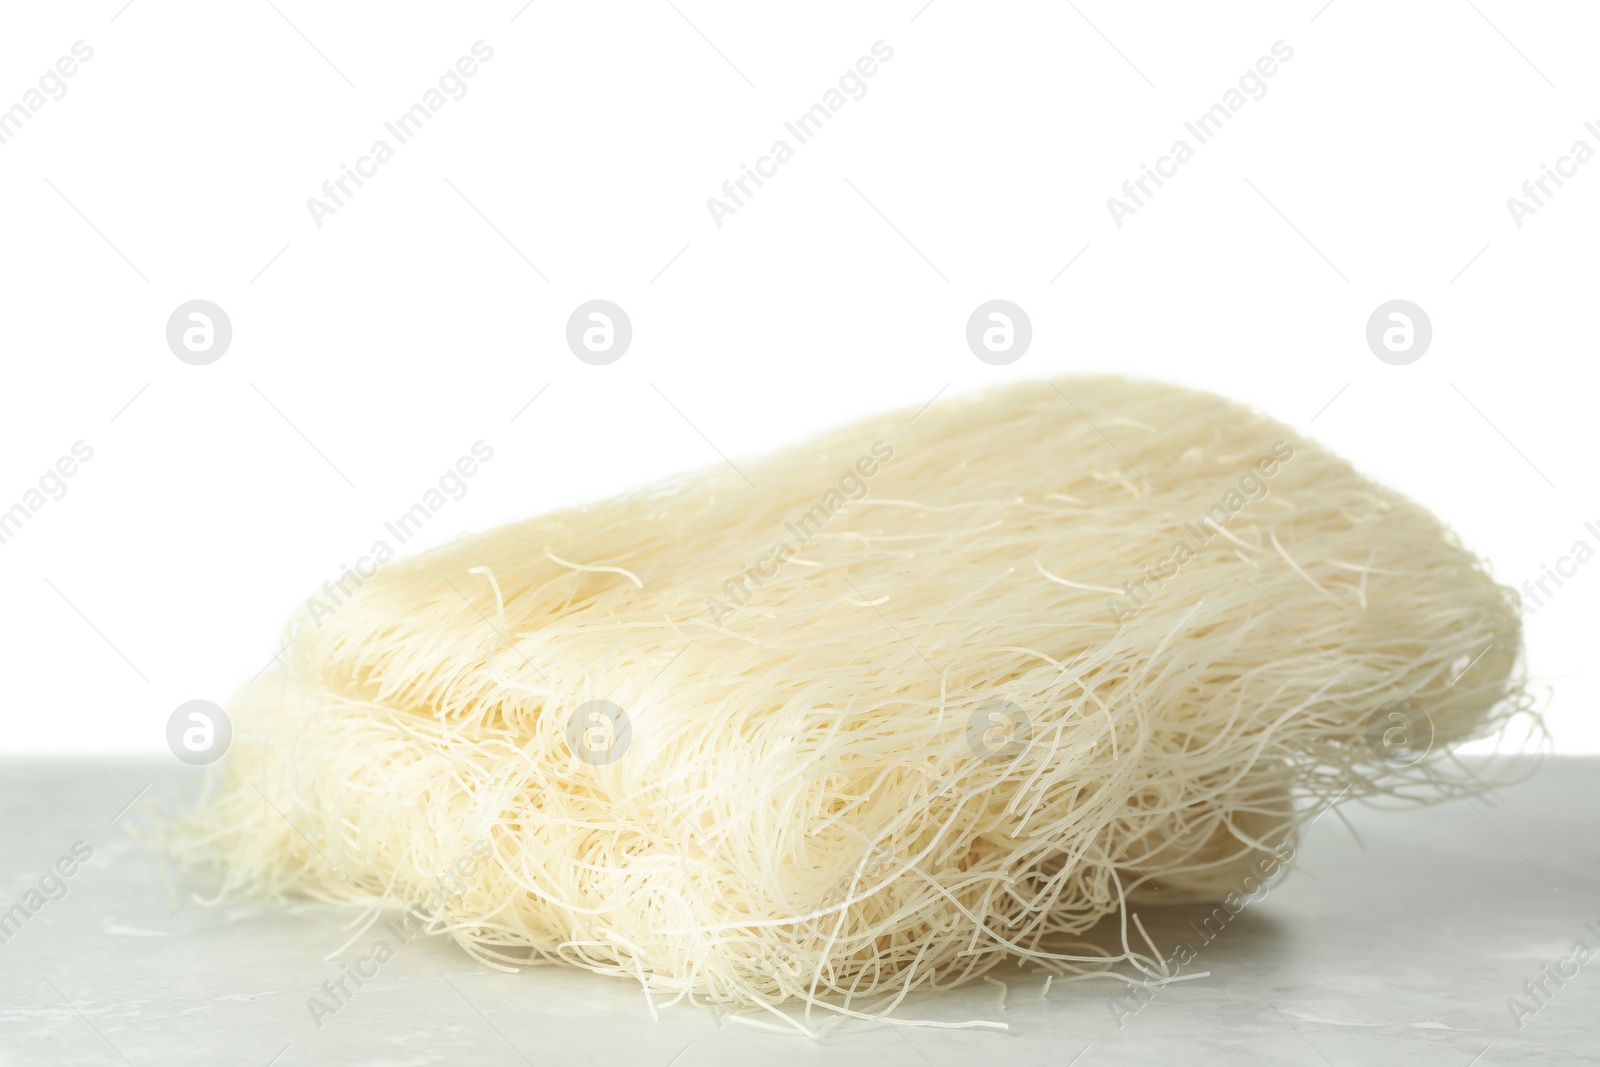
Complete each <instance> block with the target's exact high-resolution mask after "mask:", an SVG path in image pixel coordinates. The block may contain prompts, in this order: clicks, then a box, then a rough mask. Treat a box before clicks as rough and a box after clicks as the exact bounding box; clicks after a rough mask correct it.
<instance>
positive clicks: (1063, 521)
mask: <svg viewBox="0 0 1600 1067" xmlns="http://www.w3.org/2000/svg"><path fill="white" fill-rule="evenodd" d="M552 461H553V462H572V461H573V458H572V457H566V458H563V457H553V458H552ZM740 469H741V470H742V474H741V473H740V471H736V470H734V469H732V468H731V467H729V466H723V467H721V468H719V469H715V470H712V471H709V472H706V473H702V474H699V475H696V476H694V477H689V478H684V479H680V480H677V481H674V482H672V483H671V484H668V485H664V486H660V487H656V488H652V489H649V490H646V491H642V492H637V493H633V494H629V495H626V496H623V497H619V498H616V499H612V500H607V501H603V502H601V503H598V504H593V505H590V506H587V507H582V508H576V509H572V510H567V511H562V512H558V513H555V514H551V515H546V516H543V517H540V518H536V519H531V520H528V521H525V522H521V523H517V524H515V525H511V526H507V527H503V528H500V529H496V530H492V531H489V532H488V533H485V534H482V535H480V536H476V537H472V538H468V539H463V540H460V541H457V542H455V543H452V544H449V545H447V546H445V547H442V548H440V549H437V550H435V551H433V552H430V553H427V554H426V555H423V556H420V557H418V558H415V559H411V560H408V561H402V562H394V563H390V564H389V565H388V566H387V567H386V568H385V569H383V570H382V571H381V572H380V573H379V574H378V575H377V576H376V577H374V578H372V579H370V580H368V581H367V582H366V583H365V584H364V585H363V586H362V587H361V588H360V589H359V591H357V593H356V595H355V597H354V598H353V599H352V600H351V601H350V602H349V603H348V604H345V605H344V606H342V607H339V608H338V609H337V610H336V611H335V612H334V613H333V614H332V615H331V616H327V617H323V613H322V612H321V611H320V610H319V611H318V612H317V615H318V618H316V619H313V618H312V617H311V616H310V614H306V615H303V616H302V617H301V618H298V619H297V620H295V622H294V623H293V624H292V625H291V627H290V640H291V642H292V653H291V660H292V663H291V665H290V666H289V667H288V668H287V669H286V671H284V672H281V673H277V674H274V675H272V676H269V677H268V678H266V679H264V680H263V681H262V682H261V683H259V684H258V685H256V686H254V687H252V688H251V689H249V690H247V691H246V692H245V693H244V694H242V695H241V696H240V698H239V699H238V701H237V702H236V703H235V704H234V705H233V707H232V710H233V712H234V716H235V720H236V728H235V729H236V737H235V740H234V743H233V749H232V751H231V752H230V753H229V755H228V757H227V758H226V760H225V761H224V762H223V763H222V764H220V765H219V766H218V768H217V773H216V774H215V775H214V776H213V778H212V780H211V782H210V783H209V785H208V789H207V795H206V797H205V799H204V801H203V803H202V806H201V808H200V810H199V811H198V812H197V813H196V814H195V815H193V816H192V817H191V818H190V819H188V820H187V822H186V824H185V827H184V829H185V831H186V834H185V836H184V837H183V841H184V843H185V846H186V848H187V849H188V851H189V853H190V854H191V855H214V856H217V857H220V859H221V863H222V867H223V870H224V872H225V886H224V892H228V893H233V892H252V893H269V894H275V893H296V894H307V895H310V896H313V897H317V898H321V899H325V900H334V901H351V902H362V903H367V904H374V903H378V902H383V901H387V902H398V903H410V904H416V905H423V906H426V907H428V908H429V909H430V910H436V919H435V921H434V924H433V925H434V927H435V929H439V930H448V931H449V933H450V934H451V935H452V936H453V937H455V938H456V939H457V940H458V941H460V942H461V944H463V945H464V946H466V947H467V949H468V950H469V951H471V952H472V953H473V954H474V955H475V956H477V957H478V958H479V959H482V960H484V961H486V962H490V963H493V964H496V965H507V964H511V965H514V964H518V963H522V962H527V961H530V960H540V959H543V960H561V961H565V962H567V963H571V964H574V965H577V966H581V967H585V968H588V969H590V970H593V971H597V972H600V973H605V974H614V975H619V976H623V977H627V978H629V979H632V980H634V981H637V982H641V983H643V984H644V985H645V986H646V987H647V990H648V992H649V993H650V995H651V997H652V998H653V1001H654V1003H656V1004H660V1003H663V1002H666V1001H673V1000H677V999H682V998H684V997H688V998H691V999H694V1000H697V1001H713V1002H723V1003H728V1004H733V1005H740V1006H745V1007H750V1006H762V1007H766V1008H771V1009H774V1010H776V1009H777V1008H778V1006H779V1005H786V1006H787V1005H792V1004H796V1003H799V1004H803V1005H805V1006H806V1008H807V1014H809V1012H810V1010H811V1009H812V1008H821V1007H826V1008H828V1009H830V1010H833V1011H839V1012H844V1013H847V1014H856V1013H864V1014H871V1015H876V1014H880V1013H883V1012H886V1011H890V1010H893V1009H894V1007H896V1006H897V1005H898V1004H899V1003H900V1001H901V999H902V998H903V997H904V995H905V994H906V993H907V992H908V991H911V990H913V989H919V988H935V987H944V986H949V985H952V984H955V983H958V982H962V981H966V980H970V979H973V978H975V977H978V976H981V975H984V974H985V973H986V972H988V971H989V970H990V969H992V968H993V967H995V966H996V964H998V963H999V962H1000V961H1001V960H1002V959H1005V958H1007V957H1010V958H1013V959H1019V958H1020V959H1024V960H1029V961H1033V962H1035V963H1037V964H1039V965H1041V966H1043V967H1045V968H1047V969H1048V970H1050V971H1051V972H1052V973H1053V974H1055V975H1058V976H1061V977H1063V978H1070V977H1081V976H1090V975H1097V974H1106V973H1107V972H1108V969H1109V968H1110V967H1111V965H1112V964H1113V963H1115V962H1117V961H1118V960H1121V961H1123V962H1124V964H1125V965H1129V966H1131V968H1132V976H1133V977H1139V976H1140V975H1141V974H1142V975H1145V976H1150V977H1154V978H1156V979H1158V980H1159V979H1161V978H1162V977H1163V976H1167V971H1166V969H1165V968H1164V965H1163V964H1162V963H1161V961H1160V960H1159V957H1158V955H1157V954H1155V953H1153V952H1152V951H1147V950H1142V949H1140V948H1138V947H1136V945H1135V943H1136V942H1138V941H1139V938H1138V937H1137V936H1134V937H1132V938H1130V937H1129V935H1128V929H1129V923H1128V921H1127V915H1128V910H1127V903H1128V901H1130V900H1144V899H1148V900H1157V901H1159V900H1177V899H1195V898H1203V897H1207V896H1215V895H1220V894H1223V893H1226V892H1228V891H1229V890H1230V889H1232V888H1235V887H1236V886H1237V885H1238V880H1239V878H1240V876H1241V875H1243V874H1245V873H1246V872H1248V871H1249V870H1252V869H1255V868H1256V867H1257V865H1258V864H1259V862H1260V861H1261V859H1262V858H1263V853H1264V851H1265V850H1268V849H1271V848H1273V847H1275V846H1277V845H1280V844H1282V843H1283V842H1284V841H1285V840H1286V839H1291V838H1292V835H1293V833H1294V830H1295V827H1296V826H1298V825H1299V824H1301V823H1302V822H1303V821H1304V820H1305V819H1306V818H1308V817H1310V816H1311V815H1312V814H1314V813H1315V811H1316V810H1318V808H1319V807H1320V805H1321V804H1322V803H1323V802H1326V801H1330V800H1333V799H1335V798H1336V797H1339V796H1340V795H1347V796H1362V795H1372V794H1382V795H1384V796H1404V797H1410V798H1416V799H1427V798H1430V797H1433V796H1438V795H1440V794H1442V793H1443V792H1444V791H1445V790H1447V789H1450V790H1453V788H1454V787H1455V786H1454V784H1453V783H1454V781H1455V779H1456V778H1459V779H1460V780H1461V783H1462V784H1465V785H1467V787H1468V788H1470V787H1471V783H1470V780H1469V779H1468V778H1466V777H1465V776H1464V775H1462V774H1460V773H1459V772H1458V773H1457V774H1456V775H1455V777H1454V778H1452V777H1451V775H1450V768H1451V767H1452V766H1453V763H1452V761H1451V760H1450V759H1449V758H1448V756H1447V755H1443V750H1444V748H1445V746H1446V745H1448V744H1452V743H1454V742H1456V741H1458V740H1460V739H1463V738H1466V737H1469V736H1474V735H1480V734H1484V733H1487V732H1489V731H1491V730H1493V729H1495V728H1497V727H1498V726H1500V725H1501V724H1502V723H1503V722H1504V720H1505V719H1506V718H1507V717H1508V716H1510V715H1511V714H1513V713H1516V712H1519V711H1522V710H1525V708H1526V704H1527V701H1526V699H1525V698H1524V696H1523V690H1522V687H1521V685H1520V683H1519V679H1518V676H1517V675H1516V670H1517V667H1516V665H1517V661H1518V658H1519V647H1520V632H1519V626H1518V619H1517V612H1516V607H1515V604H1514V602H1513V601H1512V600H1511V599H1510V594H1509V593H1508V592H1507V591H1506V590H1504V589H1502V588H1501V587H1499V586H1497V585H1496V584H1495V583H1494V582H1493V581H1492V580H1491V579H1490V578H1489V577H1488V575H1487V574H1486V572H1485V570H1484V569H1483V567H1482V566H1481V565H1480V564H1479V562H1478V561H1477V560H1476V559H1475V558H1474V557H1473V556H1472V555H1471V554H1469V553H1468V552H1466V551H1465V550H1464V549H1463V548H1462V547H1461V545H1460V543H1459V542H1458V541H1457V540H1456V539H1455V537H1454V536H1453V535H1452V534H1451V533H1450V532H1449V531H1447V530H1446V528H1445V527H1444V526H1442V525H1441V524H1440V523H1439V522H1438V521H1437V520H1436V519H1434V518H1433V517H1432V516H1431V515H1429V514H1428V513H1427V512H1426V511H1424V510H1423V509H1422V508H1420V507H1418V506H1417V505H1415V504H1413V503H1411V502H1410V501H1408V500H1406V499H1405V498H1403V497H1401V496H1399V495H1398V494H1396V493H1394V492H1392V491H1390V490H1388V489H1385V488H1383V487H1381V486H1379V485H1376V484H1373V483H1372V482H1370V481H1368V480H1367V479H1365V478H1364V477H1362V476H1361V475H1358V474H1357V473H1355V472H1354V471H1353V470H1352V469H1351V468H1350V467H1349V466H1348V465H1347V464H1346V463H1345V462H1343V461H1342V460H1340V459H1338V458H1336V457H1334V456H1332V455H1330V454H1329V453H1327V452H1326V451H1324V450H1323V449H1321V448H1320V447H1318V446H1317V445H1315V444H1313V443H1312V442H1310V441H1308V440H1305V439H1303V438H1300V437H1298V436H1297V435H1296V434H1295V433H1294V432H1293V431H1291V430H1290V429H1289V428H1287V427H1285V426H1282V425H1279V424H1277V423H1275V422H1272V421H1270V420H1268V419H1266V418H1263V417H1262V416H1260V415H1257V414H1255V413H1253V412H1251V411H1248V410H1246V409H1243V408H1241V407H1239V406H1237V405H1234V404H1231V403H1229V402H1227V401H1224V400H1221V399H1219V398H1217V397H1214V396H1209V395H1206V394H1202V393H1197V392H1192V391H1189V390H1185V389H1178V388H1173V387H1168V386H1161V385H1153V384H1148V383H1135V382H1129V381H1125V380H1121V379H1116V378H1098V377H1097V378H1082V379H1063V380H1058V381H1057V382H1055V383H1054V384H1052V383H1034V384H1026V385H1019V386H1013V387H1007V388H1002V389H998V390H995V391H993V392H990V393H988V394H986V395H983V396H981V397H977V398H969V399H961V400H946V401H943V402H939V403H936V404H934V405H932V406H930V407H928V408H927V409H926V410H925V411H922V412H921V413H918V412H917V411H916V410H914V409H913V410H907V411H902V412H897V413H894V414H892V415H886V416H884V417H881V418H876V419H872V420H869V421H868V422H866V423H863V424H860V425H856V426H852V427H850V428H848V429H845V430H840V431H837V432H834V433H830V434H828V435H826V436H824V437H822V438H820V439H818V440H816V441H813V442H811V443H809V444H807V445H805V446H802V447H799V448H795V449H792V450H790V451H787V452H784V453H782V454H780V455H778V456H775V457H772V458H769V459H767V460H765V461H762V462H758V463H742V464H741V465H740ZM746 477H748V480H749V483H753V486H752V485H751V484H748V483H747V482H746ZM830 494H831V495H830ZM1230 494H1231V495H1230ZM1218 508H1220V511H1219V510H1217V509H1218ZM1208 509H1210V510H1211V514H1212V515H1213V516H1214V517H1215V523H1214V525H1211V526H1206V527H1202V526H1201V524H1200V523H1199V521H1198V520H1200V519H1201V518H1202V516H1204V515H1205V514H1207V512H1208ZM1202 533H1206V534H1208V537H1207V538H1206V539H1205V540H1204V541H1202V539H1201V536H1200V535H1201V534H1202ZM802 538H804V540H803V541H802ZM1180 541H1183V542H1185V544H1186V545H1187V547H1188V548H1189V549H1190V552H1189V554H1188V555H1187V556H1186V557H1185V558H1182V559H1178V558H1176V555H1178V554H1179V553H1175V549H1176V545H1177V543H1178V542H1180ZM779 542H784V543H786V545H787V550H785V551H778V552H776V553H775V552H774V548H775V545H777V544H778V543H779ZM1147 568H1148V570H1147ZM1150 576H1154V577H1150ZM758 582H759V585H758V584H757V583H758ZM1129 582H1144V586H1143V588H1144V590H1145V591H1146V593H1147V594H1148V595H1143V596H1142V595H1140V593H1139V590H1138V589H1137V588H1131V589H1130V588H1129V587H1128V585H1127V583H1129ZM1113 601H1118V602H1121V604H1120V606H1119V605H1118V604H1117V603H1113ZM596 700H603V701H611V702H613V703H614V704H615V705H616V706H618V707H619V708H620V709H622V710H623V712H624V713H625V715H626V726H627V730H626V732H625V735H619V734H617V733H616V732H615V731H612V732H611V733H610V734H608V733H607V732H606V731H604V730H600V731H598V732H595V733H590V734H582V733H581V731H580V735H581V736H579V748H580V749H582V753H581V755H583V756H586V757H587V758H580V754H579V753H575V752H574V749H573V748H572V747H570V746H569V729H568V726H569V723H570V721H571V719H572V717H573V715H574V714H575V712H577V710H578V709H579V708H580V706H582V705H585V704H586V703H587V702H590V701H596ZM1401 700H1409V701H1412V702H1414V704H1415V705H1416V706H1417V707H1419V708H1421V709H1423V710H1424V711H1425V712H1426V714H1427V716H1428V717H1429V719H1430V720H1431V724H1432V731H1433V734H1434V737H1433V753H1432V755H1431V756H1430V757H1429V758H1427V759H1424V760H1422V761H1421V762H1417V763H1415V764H1414V765H1411V766H1405V767H1396V766H1392V765H1391V764H1390V763H1385V762H1383V761H1380V760H1379V759H1378V758H1377V757H1376V754H1375V750H1374V748H1373V746H1372V743H1371V742H1370V741H1369V736H1372V731H1371V730H1369V723H1370V722H1371V720H1372V719H1373V718H1374V716H1375V715H1377V716H1380V717H1381V716H1383V715H1384V714H1385V712H1384V709H1385V707H1386V706H1387V705H1388V704H1389V703H1390V702H1393V701H1401ZM591 710H592V709H591ZM595 722H598V723H600V724H601V725H604V720H592V721H591V723H590V725H592V724H593V723H595ZM580 725H584V724H580ZM1416 729H1421V728H1418V727H1415V724H1413V733H1414V732H1415V730H1416ZM1382 732H1383V727H1381V726H1380V728H1379V730H1378V733H1379V735H1381V734H1382ZM1404 732H1405V731H1402V733H1404ZM607 737H612V738H613V747H612V748H611V749H610V750H609V751H605V750H604V749H603V747H602V748H601V749H599V750H597V749H595V748H593V747H591V746H592V745H593V744H594V743H595V742H596V741H598V742H599V743H601V744H602V745H603V742H604V741H605V739H606V738H607ZM624 738H625V739H624ZM1415 740H1416V739H1415V738H1414V737H1412V738H1411V739H1410V742H1411V743H1415ZM596 751H605V756H604V757H602V756H597V755H596ZM1390 755H1391V759H1393V754H1392V753H1390ZM611 756H614V757H615V758H614V759H611V761H610V762H604V761H603V760H604V759H605V758H609V757H611ZM1394 762H1404V760H1395V761H1394ZM475 848H476V849H477V850H478V851H476V852H475V851H474V849H475ZM479 857H482V858H481V859H480V858H479ZM452 868H455V869H456V870H457V871H465V872H466V873H465V874H464V875H461V876H460V878H459V881H458V882H451V883H450V884H451V885H452V886H455V887H456V888H458V889H459V888H461V887H462V886H464V887H465V891H464V892H451V893H446V894H443V895H442V904H441V903H440V899H441V894H440V893H439V892H438V890H439V887H440V885H441V876H442V875H445V874H446V872H448V871H450V870H451V869H452ZM1375 876H1376V875H1375ZM430 898H431V899H430ZM1118 913H1120V914H1121V915H1122V916H1123V919H1122V922H1121V928H1122V930H1123V935H1122V940H1121V944H1120V946H1118V947H1119V948H1120V955H1108V954H1107V951H1106V950H1105V949H1104V948H1099V947H1095V946H1092V945H1089V944H1085V943H1084V941H1083V938H1082V935H1083V934H1084V933H1085V931H1087V930H1089V928H1090V927H1091V926H1094V925H1095V924H1096V923H1097V922H1098V921H1099V920H1101V919H1103V918H1105V917H1106V916H1108V915H1116V914H1118ZM1134 925H1135V928H1137V924H1134ZM1117 973H1121V974H1123V975H1124V976H1125V977H1126V976H1127V975H1128V973H1129V972H1128V967H1127V966H1125V967H1123V968H1119V969H1118V971H1117ZM769 1018H771V1017H770V1016H769Z"/></svg>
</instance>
